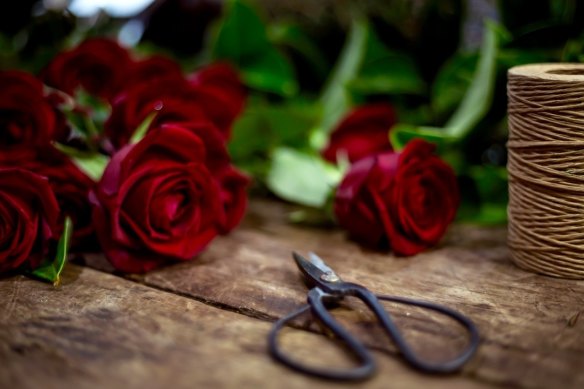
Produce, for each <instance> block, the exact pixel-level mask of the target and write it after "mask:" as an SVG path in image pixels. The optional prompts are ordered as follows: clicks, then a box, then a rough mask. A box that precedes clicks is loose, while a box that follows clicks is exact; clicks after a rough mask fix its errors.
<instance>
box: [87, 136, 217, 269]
mask: <svg viewBox="0 0 584 389" xmlns="http://www.w3.org/2000/svg"><path fill="white" fill-rule="evenodd" d="M211 153H212V152H211V151H209V150H207V148H206V146H205V142H204V140H202V139H201V138H200V137H199V136H197V135H196V134H195V133H194V132H192V131H189V130H187V129H184V128H180V127H172V128H164V129H155V130H152V131H150V132H149V133H147V134H146V136H145V137H144V138H143V139H142V140H141V141H140V142H138V143H136V144H133V145H128V146H126V147H124V148H123V149H121V150H120V151H119V152H117V153H116V154H114V156H113V157H112V159H111V161H110V163H109V164H108V166H107V167H106V169H105V171H104V174H103V177H102V179H101V180H100V182H99V183H98V184H97V186H96V188H95V189H94V191H93V192H92V193H91V195H90V199H91V202H92V204H93V219H94V225H95V228H96V231H97V235H98V238H99V241H100V243H101V247H102V249H103V251H104V253H105V255H106V257H107V258H108V260H109V261H110V262H111V263H112V264H113V266H114V267H115V268H116V269H118V270H121V271H124V272H133V273H142V272H146V271H149V270H151V269H154V268H156V267H159V266H162V265H163V264H166V263H169V262H172V261H185V260H190V259H192V258H193V257H195V256H196V255H197V254H199V253H200V252H201V251H202V250H203V249H204V248H205V247H206V246H207V245H208V244H209V243H210V242H211V241H212V240H213V239H214V238H215V236H216V235H217V234H218V233H219V230H220V229H221V227H222V226H221V224H222V222H223V220H224V219H225V215H224V209H223V204H222V202H221V188H220V185H219V183H218V182H217V180H216V179H215V178H214V177H213V175H212V173H211V171H210V169H209V167H208V158H211ZM218 163H221V161H219V162H218Z"/></svg>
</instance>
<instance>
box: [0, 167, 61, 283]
mask: <svg viewBox="0 0 584 389" xmlns="http://www.w3.org/2000/svg"><path fill="white" fill-rule="evenodd" d="M58 216H59V205H58V204H57V200H56V199H55V195H54V194H53V191H52V190H51V187H50V186H49V182H48V180H47V179H46V178H44V177H41V176H39V175H37V174H34V173H32V172H29V171H26V170H21V169H17V168H0V272H4V271H8V270H12V269H16V268H19V267H21V266H26V267H28V268H29V269H34V268H36V267H38V266H39V265H40V263H41V262H42V260H43V258H44V256H45V255H46V254H47V250H48V244H49V241H50V240H51V239H52V238H53V237H54V236H55V235H56V234H55V231H56V229H57V217H58Z"/></svg>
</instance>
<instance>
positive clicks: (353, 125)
mask: <svg viewBox="0 0 584 389" xmlns="http://www.w3.org/2000/svg"><path fill="white" fill-rule="evenodd" d="M395 122H396V115H395V111H394V109H393V107H392V106H391V105H389V104H386V103H375V104H368V105H363V106H361V107H358V108H356V109H354V110H353V111H351V112H350V113H349V114H348V115H347V116H346V117H345V118H343V120H341V122H340V123H339V124H338V126H337V127H336V128H335V129H334V130H333V132H332V133H331V135H330V139H329V143H328V145H327V146H326V148H325V149H324V150H323V151H322V156H323V158H324V159H326V160H328V161H330V162H332V163H336V162H337V158H338V157H339V155H340V154H344V155H346V156H347V158H348V159H349V161H350V162H355V161H358V160H359V159H361V158H364V157H367V156H369V155H371V154H375V153H378V152H381V151H389V150H392V147H391V144H390V143H389V130H390V128H391V127H392V126H393V125H394V124H395Z"/></svg>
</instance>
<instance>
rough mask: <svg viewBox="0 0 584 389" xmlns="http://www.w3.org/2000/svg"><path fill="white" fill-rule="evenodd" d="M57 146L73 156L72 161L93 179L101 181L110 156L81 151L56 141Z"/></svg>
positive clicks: (70, 156)
mask: <svg viewBox="0 0 584 389" xmlns="http://www.w3.org/2000/svg"><path fill="white" fill-rule="evenodd" d="M54 146H55V148H57V149H58V150H59V151H61V152H63V153H64V154H66V155H68V156H69V158H71V161H73V163H74V164H75V165H76V166H77V167H78V168H79V169H80V170H81V171H82V172H83V173H85V174H86V175H87V176H88V177H89V178H91V179H92V180H93V181H99V180H100V179H101V176H102V175H103V172H104V170H105V168H106V166H107V164H108V163H109V161H110V159H109V157H107V156H105V155H103V154H100V153H95V152H86V151H81V150H78V149H76V148H73V147H69V146H65V145H63V144H60V143H54Z"/></svg>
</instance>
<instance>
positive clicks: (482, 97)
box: [444, 23, 501, 139]
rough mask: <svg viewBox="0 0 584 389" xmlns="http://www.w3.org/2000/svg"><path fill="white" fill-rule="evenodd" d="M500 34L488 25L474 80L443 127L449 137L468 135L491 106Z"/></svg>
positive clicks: (494, 26) (490, 24)
mask: <svg viewBox="0 0 584 389" xmlns="http://www.w3.org/2000/svg"><path fill="white" fill-rule="evenodd" d="M500 34H501V33H500V31H499V30H498V29H497V26H496V25H495V24H494V23H487V28H486V30H485V39H484V40H483V45H482V48H481V54H480V58H479V62H478V66H477V69H476V71H475V74H474V77H473V79H472V81H471V83H470V86H469V88H468V90H467V91H466V93H465V95H464V98H463V99H462V103H461V104H460V105H459V106H458V109H457V110H456V111H455V112H454V114H453V115H452V116H451V117H450V120H448V122H446V124H445V125H444V128H445V129H446V132H447V133H448V135H449V136H452V137H454V138H459V139H460V138H462V137H463V136H465V135H467V134H468V133H469V132H470V131H471V130H472V129H473V128H474V126H476V125H477V124H478V122H479V121H480V120H481V119H482V118H483V116H484V115H485V114H486V113H487V111H488V110H489V107H490V106H491V101H492V99H493V90H494V86H495V75H496V70H497V51H498V48H499V40H500Z"/></svg>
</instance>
